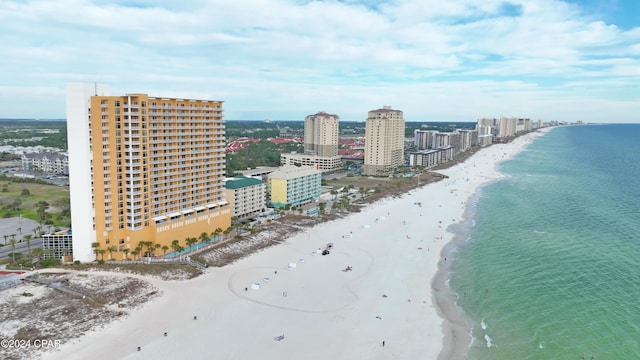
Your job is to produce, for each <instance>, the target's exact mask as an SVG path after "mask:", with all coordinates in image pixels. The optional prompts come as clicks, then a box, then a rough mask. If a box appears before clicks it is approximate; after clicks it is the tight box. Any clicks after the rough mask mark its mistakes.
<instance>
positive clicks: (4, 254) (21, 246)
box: [0, 239, 42, 260]
mask: <svg viewBox="0 0 640 360" xmlns="http://www.w3.org/2000/svg"><path fill="white" fill-rule="evenodd" d="M29 246H30V247H31V250H33V249H34V248H38V247H42V239H37V240H31V243H30V244H29ZM11 252H13V250H12V249H11V245H6V246H2V247H0V260H4V259H8V258H9V256H8V254H10V253H11ZM15 252H16V253H23V254H26V253H27V252H28V249H27V243H26V242H21V243H16V247H15Z"/></svg>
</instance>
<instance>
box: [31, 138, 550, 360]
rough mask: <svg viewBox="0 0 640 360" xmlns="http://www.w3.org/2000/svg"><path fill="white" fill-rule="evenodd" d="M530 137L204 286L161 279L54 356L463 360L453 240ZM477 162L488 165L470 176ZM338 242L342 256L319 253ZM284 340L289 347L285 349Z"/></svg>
mask: <svg viewBox="0 0 640 360" xmlns="http://www.w3.org/2000/svg"><path fill="white" fill-rule="evenodd" d="M531 134H536V135H535V136H538V135H541V134H537V133H531ZM524 137H526V139H522V140H520V141H517V142H516V141H514V142H512V143H508V144H496V145H493V146H491V147H488V148H483V149H481V150H479V151H478V152H477V153H475V154H473V156H471V157H469V158H468V159H466V160H465V162H462V163H459V164H456V165H454V166H452V167H450V168H448V169H443V170H438V172H440V173H443V174H445V175H448V176H449V175H451V176H450V177H449V178H445V179H443V180H441V181H437V182H434V183H429V184H425V185H423V186H421V187H418V188H414V189H411V190H409V191H408V192H406V193H404V194H402V195H399V196H397V197H395V196H394V197H392V198H385V199H382V200H379V201H377V202H375V203H373V204H368V205H367V206H365V207H363V208H362V211H361V212H357V213H351V214H349V215H348V216H346V217H343V218H339V219H336V220H333V221H330V222H326V223H319V224H316V225H314V226H313V227H310V228H307V229H304V230H301V231H299V232H296V233H293V234H290V236H287V237H286V239H283V241H282V243H281V244H279V245H278V246H272V247H268V248H265V249H263V250H261V251H258V252H256V253H253V254H251V255H250V256H247V257H244V258H242V259H239V260H237V261H236V262H233V263H231V264H229V265H227V266H224V267H221V268H209V269H210V270H209V271H208V272H207V273H205V274H203V275H201V276H200V277H197V278H195V279H191V280H187V281H180V282H156V283H157V284H158V286H159V287H160V290H161V291H163V294H164V295H163V296H161V297H159V298H157V299H155V300H153V301H151V302H150V303H148V304H146V305H145V306H144V307H143V308H141V309H140V310H136V311H134V312H132V313H131V314H130V315H129V316H128V317H127V318H125V319H122V320H119V321H116V322H114V323H111V324H108V325H106V326H105V327H104V328H102V329H96V331H94V332H91V333H88V334H86V335H84V336H82V337H80V338H77V339H75V340H74V341H72V342H69V343H67V344H63V347H62V349H60V351H57V352H51V353H44V354H42V355H43V358H46V359H58V358H59V359H65V360H66V359H70V358H77V359H83V358H89V357H91V358H95V359H109V358H114V357H115V358H129V359H148V358H154V357H164V358H166V357H178V356H182V357H184V356H188V357H195V358H201V357H203V356H205V355H206V354H210V351H215V353H216V354H217V355H216V356H219V357H221V358H262V359H276V358H283V357H284V358H287V357H291V356H296V357H300V358H308V359H325V358H327V357H332V358H335V359H352V358H380V359H391V358H398V359H415V358H431V359H435V358H438V359H452V358H455V359H457V358H463V357H464V354H466V352H467V349H468V343H469V341H466V343H465V339H468V338H469V331H468V329H467V326H466V324H465V323H464V322H455V315H458V316H459V314H458V309H457V305H456V302H455V296H454V294H453V293H452V292H451V291H450V289H448V288H447V286H446V285H445V282H446V279H447V277H448V270H447V269H448V267H447V266H448V265H449V264H450V263H451V261H449V264H446V260H445V258H446V257H451V258H452V259H453V258H455V256H454V255H449V251H454V250H455V247H454V248H452V247H451V244H454V238H455V234H454V233H452V231H454V227H456V226H457V224H460V221H457V220H456V219H458V220H460V219H462V221H463V222H464V221H465V213H466V212H467V211H468V209H469V201H470V200H471V199H472V198H473V196H474V194H476V192H477V190H478V189H479V188H480V187H481V186H483V185H485V184H487V183H488V182H490V181H495V180H496V179H498V178H500V175H499V174H498V173H497V171H496V170H495V167H496V166H497V164H498V163H499V162H500V161H498V160H502V161H504V160H507V159H508V158H504V157H505V155H506V153H509V154H510V156H509V158H510V157H511V156H513V155H515V154H516V153H518V152H519V151H521V150H522V149H523V146H526V145H527V144H528V143H529V142H530V141H531V139H532V137H534V136H532V135H529V134H528V135H524V136H523V138H524ZM523 144H524V145H523ZM490 155H491V156H490ZM472 163H474V164H475V163H478V164H480V166H479V167H478V168H477V169H475V170H473V171H471V170H472V169H471V168H470V166H472ZM492 165H493V166H492ZM467 167H469V169H468V170H466V168H467ZM328 242H333V243H334V247H333V249H332V250H331V254H330V255H328V256H322V255H318V254H317V253H316V252H315V250H316V249H318V248H321V247H324V246H325V245H326V244H327V243H328ZM452 249H453V250H452ZM291 264H294V265H295V266H294V267H291ZM445 265H446V266H445ZM345 266H350V267H353V271H348V272H345V271H344V269H345ZM436 279H438V280H439V281H440V280H441V286H440V287H438V286H434V284H435V283H436ZM425 280H426V281H425ZM258 282H259V283H260V286H259V287H258V288H256V289H253V287H252V286H251V285H252V284H256V283H258ZM447 295H448V296H449V298H447ZM448 299H452V301H450V302H449V301H448ZM412 300H413V301H412ZM195 315H197V318H198V321H194V320H195ZM356 324H357V327H358V331H357V332H354V331H353V329H354V326H356ZM163 331H167V332H168V333H169V334H170V335H169V336H170V337H171V340H170V341H169V342H168V341H167V340H166V335H165V337H163V336H162V332H163ZM283 333H286V340H285V341H282V342H281V341H274V336H275V335H281V334H283ZM465 336H466V338H465ZM382 341H385V342H386V344H385V345H386V346H384V345H382V344H381V343H382ZM176 342H177V343H180V344H181V346H180V347H179V349H177V348H174V346H173V345H172V344H175V343H176ZM114 343H117V344H119V346H118V347H117V348H114V347H113V346H111V345H110V344H114ZM138 346H140V347H141V349H143V350H142V351H136V348H137V347H138ZM458 354H461V355H458ZM446 356H448V357H446ZM454 356H455V357H454Z"/></svg>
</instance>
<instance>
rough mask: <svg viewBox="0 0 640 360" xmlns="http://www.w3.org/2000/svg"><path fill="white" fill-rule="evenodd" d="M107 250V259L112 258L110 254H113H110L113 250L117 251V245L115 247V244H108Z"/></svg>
mask: <svg viewBox="0 0 640 360" xmlns="http://www.w3.org/2000/svg"><path fill="white" fill-rule="evenodd" d="M107 251H108V252H109V260H111V259H113V257H112V256H113V255H112V254H113V252H114V251H118V248H117V247H115V246H109V247H108V248H107Z"/></svg>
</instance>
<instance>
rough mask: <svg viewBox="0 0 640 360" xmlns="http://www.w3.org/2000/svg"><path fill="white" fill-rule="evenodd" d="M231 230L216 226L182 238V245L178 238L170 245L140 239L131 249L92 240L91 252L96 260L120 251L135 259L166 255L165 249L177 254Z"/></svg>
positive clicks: (111, 257) (230, 228)
mask: <svg viewBox="0 0 640 360" xmlns="http://www.w3.org/2000/svg"><path fill="white" fill-rule="evenodd" d="M232 230H233V227H229V228H227V229H226V230H224V231H223V230H222V228H216V229H215V230H214V231H213V232H212V233H211V234H209V233H207V232H202V233H201V234H200V236H199V237H197V238H196V237H188V238H186V239H185V240H184V246H183V245H181V244H180V240H177V239H176V240H173V241H171V245H170V246H167V245H161V244H156V243H154V242H153V241H145V240H141V241H139V242H138V245H137V246H136V247H135V248H134V249H133V250H131V249H129V248H120V247H118V246H115V245H112V246H109V247H107V248H106V249H102V248H100V243H99V242H94V243H92V244H91V247H92V248H93V253H94V254H95V255H96V261H97V260H98V255H100V260H102V261H104V254H106V253H109V259H113V253H114V252H122V253H124V257H125V259H127V260H128V259H129V257H128V255H129V253H130V254H131V255H132V256H133V259H134V260H136V259H138V257H154V256H158V251H162V257H166V255H167V251H168V250H169V249H172V250H173V251H174V252H176V253H177V254H180V253H181V252H183V251H184V250H185V249H188V248H191V247H193V246H194V245H195V244H196V243H198V242H201V243H206V242H208V241H209V240H211V239H212V238H216V237H218V236H220V235H221V234H224V235H228V234H229V233H230V232H231V231H232Z"/></svg>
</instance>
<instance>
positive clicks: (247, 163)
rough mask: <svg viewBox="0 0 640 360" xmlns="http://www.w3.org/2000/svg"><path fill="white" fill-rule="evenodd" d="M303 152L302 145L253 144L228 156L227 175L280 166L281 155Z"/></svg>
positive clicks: (263, 141) (268, 142)
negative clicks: (249, 169) (250, 169)
mask: <svg viewBox="0 0 640 360" xmlns="http://www.w3.org/2000/svg"><path fill="white" fill-rule="evenodd" d="M301 150H302V145H301V144H298V143H292V142H289V143H282V144H274V143H272V142H270V141H267V140H262V141H260V142H257V143H251V144H249V146H247V147H246V148H244V149H241V150H239V151H238V152H236V153H234V154H227V158H226V165H227V168H226V172H227V175H231V174H233V173H234V172H235V171H237V170H243V169H247V168H255V167H257V166H279V165H280V154H281V153H287V152H292V151H301Z"/></svg>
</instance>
